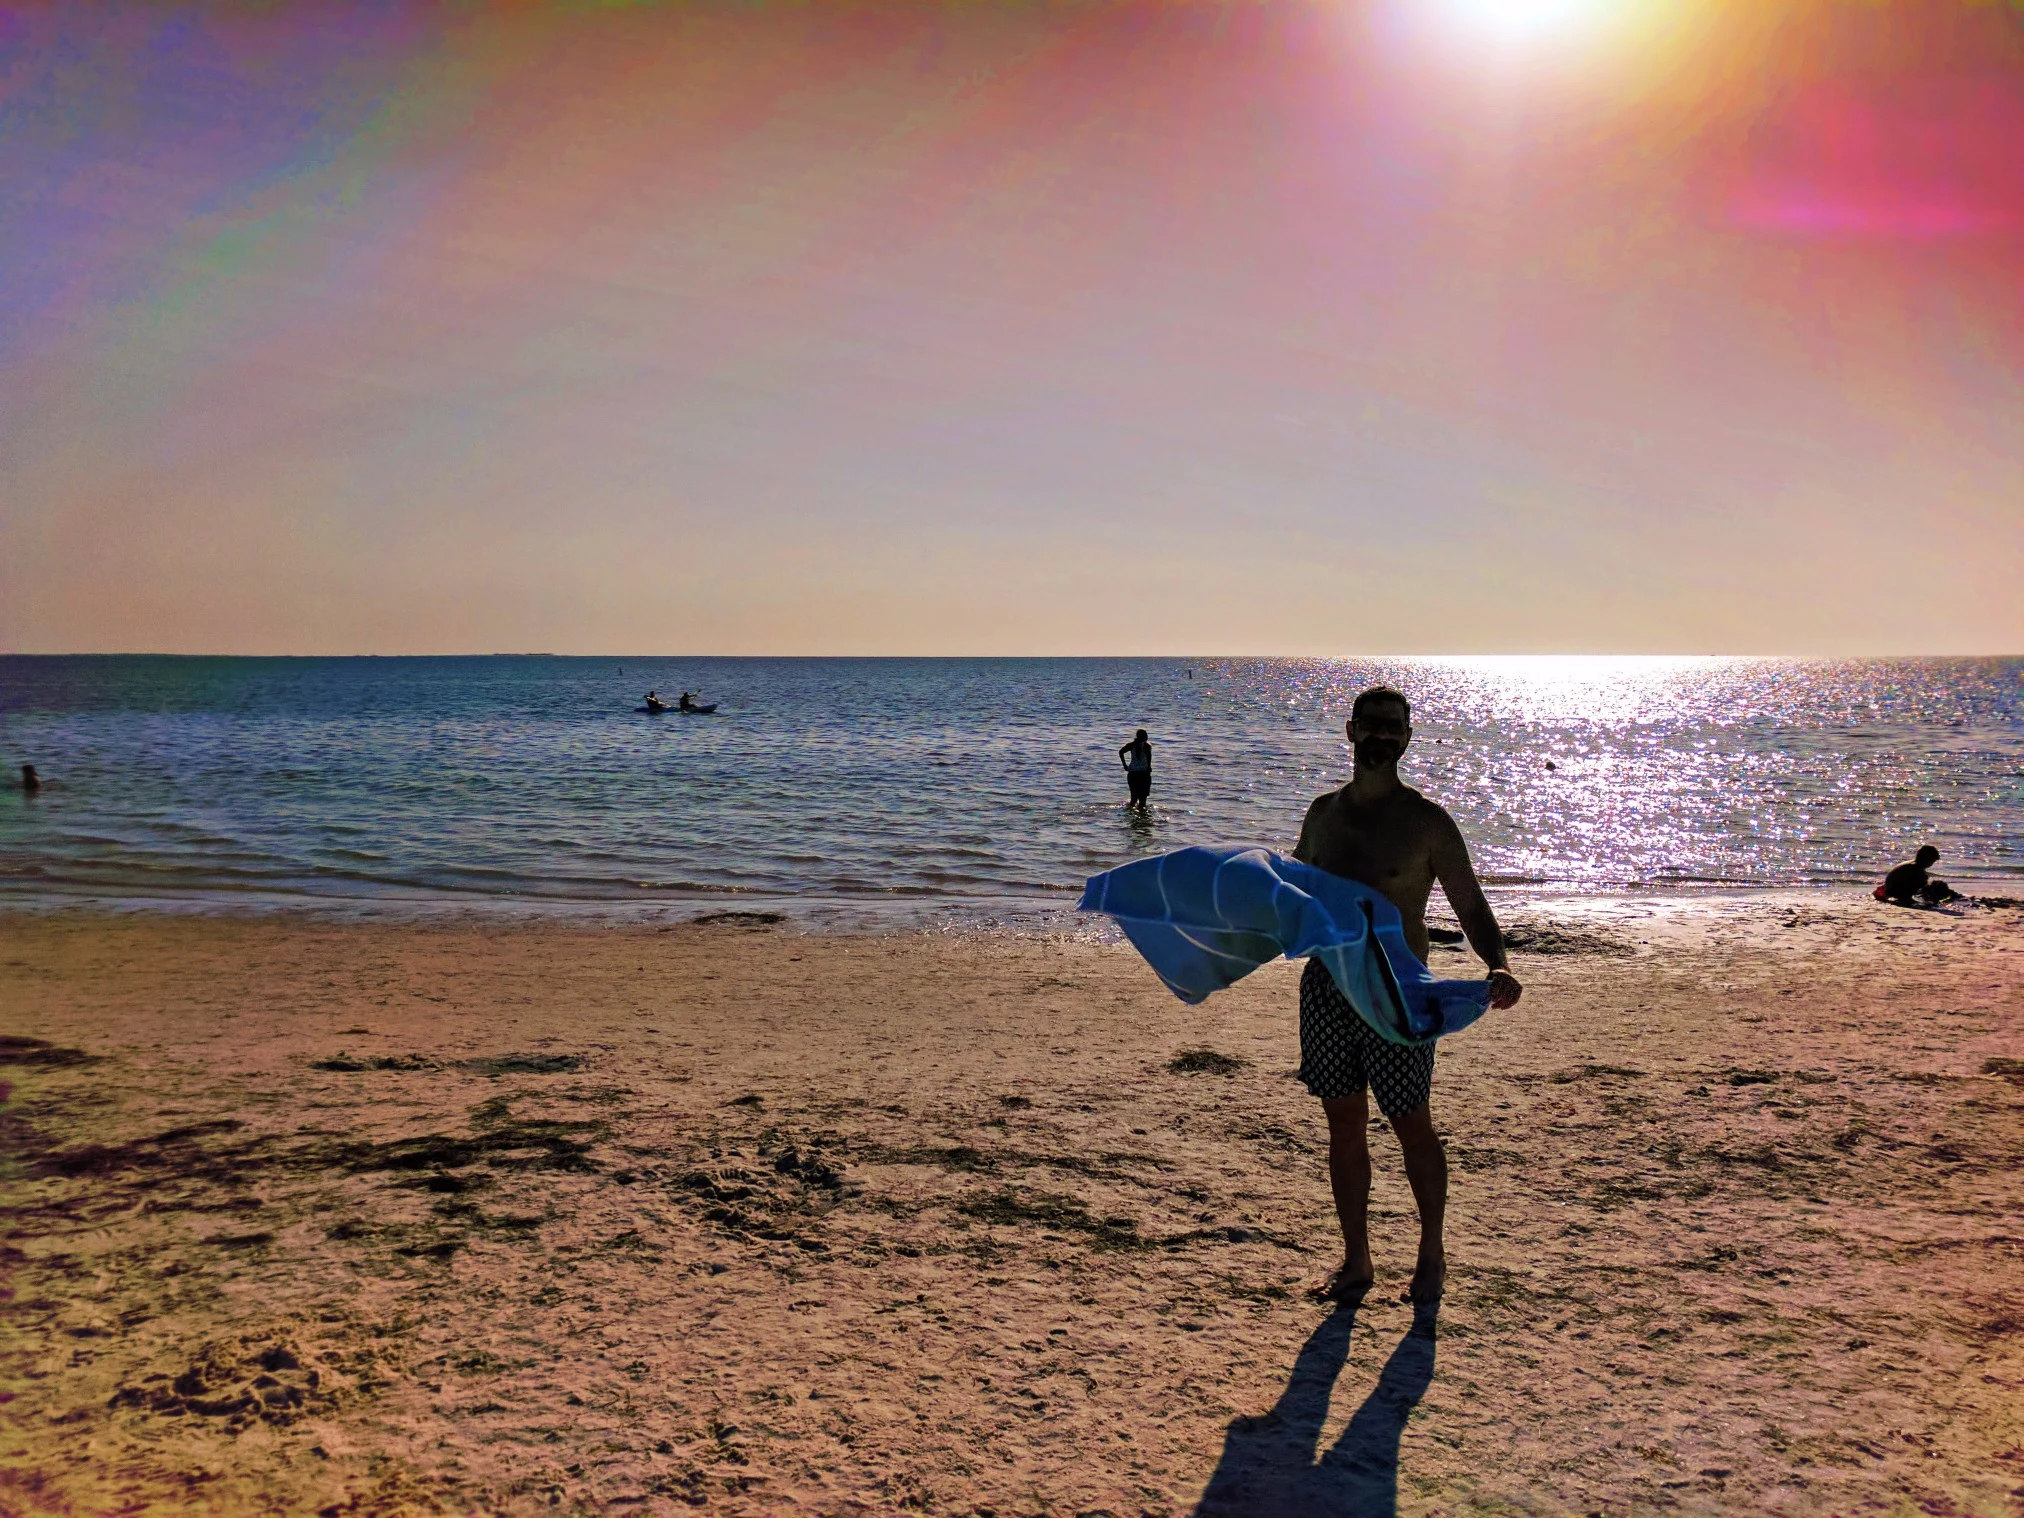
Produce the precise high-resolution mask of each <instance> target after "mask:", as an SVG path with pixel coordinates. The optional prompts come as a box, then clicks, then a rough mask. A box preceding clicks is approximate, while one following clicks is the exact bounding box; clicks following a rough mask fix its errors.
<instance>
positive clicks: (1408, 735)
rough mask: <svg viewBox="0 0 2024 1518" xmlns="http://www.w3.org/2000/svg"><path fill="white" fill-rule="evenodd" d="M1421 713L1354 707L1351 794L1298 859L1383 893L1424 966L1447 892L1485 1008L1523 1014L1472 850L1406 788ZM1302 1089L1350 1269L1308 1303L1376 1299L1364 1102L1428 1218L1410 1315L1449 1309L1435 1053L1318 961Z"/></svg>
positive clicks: (1324, 816) (1387, 694)
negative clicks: (1357, 1003) (1474, 958)
mask: <svg viewBox="0 0 2024 1518" xmlns="http://www.w3.org/2000/svg"><path fill="white" fill-rule="evenodd" d="M1412 715H1413V713H1412V705H1411V703H1410V702H1408V701H1407V700H1406V698H1405V697H1404V696H1403V695H1401V694H1400V693H1399V692H1398V691H1395V690H1392V689H1391V688H1390V687H1388V686H1377V687H1375V688H1373V689H1371V690H1367V691H1365V692H1364V693H1363V694H1362V695H1360V696H1358V697H1357V698H1356V703H1355V705H1354V706H1352V707H1351V709H1350V717H1349V721H1348V723H1347V724H1345V731H1346V732H1347V733H1348V734H1349V742H1350V749H1351V751H1352V753H1353V754H1354V755H1355V761H1356V762H1355V766H1354V768H1353V769H1352V771H1351V773H1350V779H1349V783H1348V784H1347V785H1345V786H1343V787H1342V788H1341V789H1340V790H1334V791H1330V792H1329V793H1328V794H1327V795H1326V796H1317V797H1316V798H1315V800H1314V804H1313V805H1312V806H1310V807H1308V809H1307V818H1306V820H1305V821H1304V822H1302V823H1301V825H1300V842H1299V844H1298V845H1297V846H1296V847H1295V848H1294V850H1293V857H1294V858H1295V859H1298V860H1300V861H1301V862H1302V863H1303V864H1311V865H1314V866H1316V867H1317V868H1319V869H1323V870H1327V871H1328V872H1329V873H1330V874H1333V875H1342V876H1346V877H1347V878H1348V879H1350V880H1355V881H1359V882H1361V883H1362V884H1364V885H1367V886H1369V887H1370V888H1371V889H1372V890H1374V891H1378V892H1381V893H1382V894H1383V895H1384V896H1385V897H1387V898H1388V899H1389V900H1390V901H1391V903H1392V905H1393V906H1395V907H1397V908H1398V909H1399V915H1400V916H1402V917H1403V918H1405V929H1406V942H1407V943H1408V944H1410V945H1412V950H1413V952H1414V953H1415V954H1417V955H1419V956H1420V958H1421V959H1423V960H1424V959H1426V958H1427V957H1428V941H1427V897H1428V896H1429V895H1431V894H1432V892H1433V888H1434V882H1435V881H1439V882H1440V884H1441V889H1442V891H1444V892H1445V893H1446V894H1447V898H1448V904H1449V905H1450V906H1452V907H1453V908H1454V909H1455V916H1456V918H1457V919H1458V920H1459V921H1460V922H1461V924H1462V931H1463V932H1464V933H1465V934H1466V935H1468V939H1469V946H1470V947H1471V948H1473V949H1474V950H1475V951H1476V953H1477V954H1479V955H1480V956H1482V959H1483V962H1484V963H1485V964H1487V965H1489V967H1490V1005H1491V1006H1492V1007H1495V1008H1498V1009H1500V1010H1501V1009H1503V1008H1505V1007H1510V1006H1514V1005H1515V1004H1516V1003H1517V1001H1518V996H1519V992H1520V990H1521V989H1522V988H1521V987H1520V986H1519V984H1518V978H1517V977H1516V976H1515V975H1513V974H1512V973H1511V970H1510V967H1509V965H1507V964H1506V962H1505V959H1504V935H1503V933H1502V931H1501V930H1499V928H1498V926H1497V919H1496V917H1495V916H1494V915H1492V913H1491V911H1490V903H1489V902H1488V901H1487V900H1485V899H1484V897H1483V888H1482V886H1481V885H1480V884H1478V883H1477V880H1476V871H1475V868H1474V867H1473V866H1472V865H1471V864H1470V863H1469V846H1468V844H1466V843H1465V842H1463V841H1462V830H1461V829H1460V828H1458V827H1456V826H1455V819H1454V818H1452V817H1450V816H1449V815H1448V814H1447V813H1446V812H1445V811H1443V810H1442V809H1441V808H1440V807H1438V806H1436V805H1435V804H1434V803H1433V802H1431V801H1429V800H1427V798H1426V797H1424V796H1422V795H1421V794H1420V793H1419V792H1418V791H1416V790H1414V789H1413V788H1412V787H1411V786H1408V785H1406V784H1404V783H1402V782H1401V781H1400V780H1399V771H1398V763H1399V756H1400V755H1402V754H1404V753H1405V751H1406V745H1407V744H1409V743H1411V742H1412V739H1413V727H1412ZM1300 1078H1301V1080H1303V1081H1305V1082H1306V1084H1307V1089H1308V1090H1309V1091H1310V1092H1312V1093H1313V1094H1314V1095H1315V1096H1318V1097H1319V1098H1321V1110H1322V1111H1323V1112H1324V1113H1325V1114H1327V1117H1328V1181H1329V1187H1330V1189H1331V1190H1333V1191H1334V1193H1335V1213H1336V1216H1337V1218H1339V1219H1340V1220H1341V1223H1342V1264H1341V1265H1340V1266H1338V1267H1337V1268H1336V1270H1335V1271H1334V1273H1333V1274H1331V1275H1330V1276H1329V1277H1328V1278H1327V1280H1325V1281H1323V1282H1321V1283H1320V1284H1319V1285H1318V1286H1315V1287H1314V1288H1313V1289H1312V1291H1311V1292H1310V1295H1312V1296H1314V1297H1316V1298H1318V1299H1322V1300H1331V1301H1337V1302H1357V1301H1360V1300H1362V1298H1363V1295H1364V1293H1366V1292H1367V1291H1369V1290H1370V1287H1371V1282H1372V1279H1373V1273H1372V1267H1371V1259H1370V1229H1369V1212H1370V1149H1369V1146H1368V1144H1367V1143H1366V1135H1367V1130H1368V1126H1369V1122H1370V1109H1369V1107H1368V1106H1367V1105H1366V1101H1365V1096H1364V1089H1365V1087H1369V1088H1370V1089H1372V1090H1374V1091H1376V1093H1377V1104H1378V1110H1379V1111H1381V1112H1383V1113H1384V1115H1385V1118H1386V1119H1387V1120H1388V1121H1389V1122H1390V1123H1391V1126H1392V1132H1394V1133H1396V1134H1397V1135H1398V1140H1399V1148H1400V1149H1401V1150H1403V1151H1404V1154H1405V1162H1406V1179H1407V1180H1408V1181H1410V1182H1411V1183H1412V1188H1413V1201H1414V1203H1415V1204H1416V1205H1417V1206H1418V1208H1419V1212H1420V1252H1419V1260H1418V1263H1417V1264H1416V1265H1415V1266H1414V1267H1413V1278H1412V1283H1411V1284H1410V1285H1409V1286H1408V1287H1407V1288H1406V1290H1405V1292H1404V1293H1403V1294H1402V1296H1401V1297H1400V1300H1401V1301H1406V1302H1414V1303H1431V1302H1437V1301H1439V1300H1440V1296H1441V1288H1442V1286H1443V1285H1444V1284H1445V1282H1446V1279H1447V1271H1448V1262H1447V1254H1446V1251H1445V1248H1444V1246H1443V1243H1442V1238H1441V1225H1442V1221H1443V1218H1444V1216H1445V1214H1446V1211H1447V1205H1448V1156H1447V1151H1446V1150H1444V1149H1443V1148H1442V1147H1441V1137H1440V1135H1439V1134H1438V1133H1436V1132H1435V1131H1434V1119H1433V1115H1432V1113H1431V1112H1430V1111H1429V1110H1428V1099H1429V1096H1430V1094H1431V1092H1432V1089H1433V1080H1434V1048H1433V1045H1432V1044H1428V1045H1425V1046H1424V1047H1419V1048H1411V1047H1408V1046H1406V1045H1404V1044H1393V1043H1387V1042H1386V1041H1385V1040H1384V1039H1381V1038H1379V1037H1378V1035H1377V1034H1376V1033H1375V1032H1374V1031H1372V1029H1371V1028H1370V1027H1369V1026H1368V1025H1367V1024H1366V1023H1365V1022H1364V1020H1363V1019H1362V1018H1360V1017H1358V1016H1357V1015H1356V1011H1355V1009H1354V1008H1352V1007H1351V1006H1350V1005H1349V1003H1348V1002H1347V1001H1345V1000H1344V999H1343V996H1342V993H1341V992H1340V991H1338V990H1337V989H1336V986H1335V982H1334V981H1333V980H1331V979H1330V978H1329V974H1328V971H1327V970H1326V969H1324V968H1323V967H1322V964H1321V961H1320V960H1318V959H1310V960H1308V962H1307V970H1306V973H1305V974H1303V975H1302V976H1301V979H1300Z"/></svg>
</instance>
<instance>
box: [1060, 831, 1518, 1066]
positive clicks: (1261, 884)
mask: <svg viewBox="0 0 2024 1518" xmlns="http://www.w3.org/2000/svg"><path fill="white" fill-rule="evenodd" d="M1081 909H1082V910H1083V911H1085V912H1102V913H1103V914H1104V915H1105V916H1108V917H1111V918H1114V919H1116V921H1117V925H1118V927H1119V928H1121V929H1122V930H1123V931H1124V936H1125V937H1126V938H1128V939H1130V940H1131V943H1132V947H1133V948H1135V949H1137V950H1138V951H1139V953H1141V954H1143V955H1144V956H1145V959H1146V963H1147V964H1149V965H1151V966H1152V967H1153V970H1154V972H1155V973H1156V974H1157V975H1158V976H1159V978H1160V979H1161V980H1163V981H1165V982H1166V984H1167V989H1168V990H1170V991H1172V992H1173V993H1174V995H1176V996H1178V997H1179V998H1180V999H1181V1000H1182V1001H1184V1002H1187V1003H1188V1004H1189V1005H1190V1006H1193V1005H1194V1004H1196V1003H1197V1002H1200V1001H1203V1000H1205V999H1207V997H1208V996H1209V994H1210V993H1211V992H1214V991H1220V990H1222V989H1223V987H1225V986H1228V985H1232V984H1234V983H1236V982H1237V981H1240V980H1242V979H1243V978H1244V977H1245V976H1246V975H1249V974H1250V973H1251V972H1252V971H1253V970H1255V969H1257V968H1258V966H1260V965H1262V964H1264V963H1266V962H1267V961H1269V960H1273V959H1277V958H1279V957H1280V955H1282V954H1283V955H1285V957H1286V958H1288V959H1305V958H1309V957H1311V958H1314V959H1318V960H1320V961H1321V963H1322V964H1323V965H1324V966H1325V967H1326V968H1327V970H1328V973H1329V974H1330V975H1331V976H1332V977H1334V980H1335V984H1336V985H1337V986H1338V987H1339V988H1340V989H1341V991H1342V994H1343V997H1344V998H1345V999H1346V1000H1347V1001H1348V1002H1349V1004H1350V1005H1351V1006H1352V1007H1354V1008H1356V1010H1357V1014H1358V1015H1359V1016H1360V1017H1362V1018H1363V1020H1364V1021H1365V1022H1367V1023H1369V1024H1370V1025H1371V1027H1372V1028H1373V1029H1374V1030H1376V1032H1377V1033H1378V1035H1379V1036H1380V1037H1381V1038H1384V1039H1387V1040H1389V1041H1390V1042H1392V1043H1395V1044H1430V1043H1432V1042H1433V1041H1434V1040H1435V1039H1437V1038H1440V1037H1441V1036H1442V1035H1444V1034H1448V1033H1458V1032H1460V1031H1461V1030H1462V1029H1463V1028H1466V1027H1468V1026H1469V1024H1470V1023H1473V1022H1474V1021H1475V1020H1476V1019H1477V1018H1479V1017H1481V1016H1482V1015H1483V1014H1484V1013H1485V1012H1486V1011H1488V1010H1489V1006H1490V986H1489V982H1488V981H1480V980H1435V979H1434V977H1433V974H1432V972H1431V971H1429V970H1428V969H1427V967H1426V966H1425V965H1424V964H1422V963H1421V962H1420V959H1419V956H1418V955H1416V954H1414V953H1413V951H1412V950H1411V949H1410V948H1408V947H1407V946H1406V936H1405V923H1404V921H1403V919H1401V918H1400V916H1399V910H1398V908H1397V907H1395V906H1393V905H1392V904H1391V903H1390V902H1389V901H1387V900H1385V898H1384V897H1383V896H1381V895H1379V894H1378V893H1377V892H1376V891H1373V890H1371V889H1370V887H1368V886H1364V885H1359V884H1357V883H1356V882H1355V881H1353V880H1345V879H1344V878H1343V877H1342V876H1340V875H1331V874H1329V873H1328V872H1327V871H1326V870H1318V869H1316V868H1314V867H1313V866H1312V865H1305V864H1301V863H1299V862H1298V861H1296V860H1292V859H1283V858H1281V857H1280V856H1279V855H1277V854H1274V853H1271V852H1270V851H1269V850H1266V849H1181V850H1180V851H1178V852H1177V853H1172V854H1162V855H1160V856H1159V857H1158V858H1155V859H1140V860H1135V861H1133V862H1132V863H1131V864H1127V865H1121V866H1119V867H1118V868H1117V869H1115V870H1106V871H1104V873H1103V874H1101V875H1092V876H1091V877H1090V879H1089V884H1088V886H1087V887H1085V888H1084V890H1083V893H1082V903H1081Z"/></svg>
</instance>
